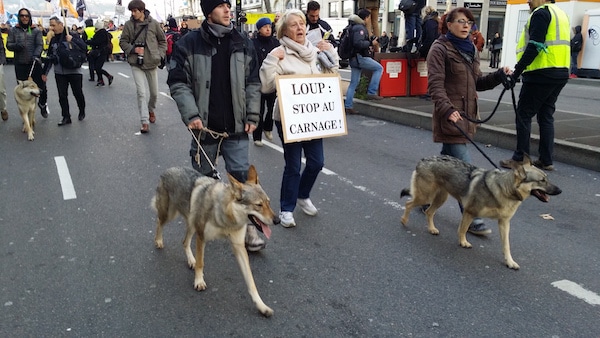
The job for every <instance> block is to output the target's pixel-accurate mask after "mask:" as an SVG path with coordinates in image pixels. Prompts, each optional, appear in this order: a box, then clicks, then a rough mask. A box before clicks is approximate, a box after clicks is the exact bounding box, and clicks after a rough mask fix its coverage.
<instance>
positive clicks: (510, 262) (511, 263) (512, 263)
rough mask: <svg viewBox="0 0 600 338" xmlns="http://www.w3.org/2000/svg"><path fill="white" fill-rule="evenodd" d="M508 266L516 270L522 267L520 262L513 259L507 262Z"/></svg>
mask: <svg viewBox="0 0 600 338" xmlns="http://www.w3.org/2000/svg"><path fill="white" fill-rule="evenodd" d="M506 266H508V267H509V268H511V269H514V270H519V269H520V268H521V267H520V266H519V264H517V262H515V261H513V260H511V261H507V262H506Z"/></svg>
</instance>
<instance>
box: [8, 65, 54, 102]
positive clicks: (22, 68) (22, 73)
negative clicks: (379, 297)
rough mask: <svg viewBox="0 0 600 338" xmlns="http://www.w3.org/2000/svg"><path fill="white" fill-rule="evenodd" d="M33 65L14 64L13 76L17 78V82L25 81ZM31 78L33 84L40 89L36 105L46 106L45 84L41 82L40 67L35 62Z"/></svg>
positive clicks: (46, 92)
mask: <svg viewBox="0 0 600 338" xmlns="http://www.w3.org/2000/svg"><path fill="white" fill-rule="evenodd" d="M33 64H34V62H32V63H30V64H16V65H15V76H16V77H17V80H21V81H25V80H27V78H28V77H29V72H30V71H31V66H32V65H33ZM31 78H32V79H33V82H35V84H37V86H38V87H39V88H40V99H39V101H38V103H39V104H41V105H42V106H43V105H45V104H46V102H48V91H47V90H46V82H44V81H43V80H42V65H40V64H39V63H37V62H35V67H34V68H33V72H32V73H31Z"/></svg>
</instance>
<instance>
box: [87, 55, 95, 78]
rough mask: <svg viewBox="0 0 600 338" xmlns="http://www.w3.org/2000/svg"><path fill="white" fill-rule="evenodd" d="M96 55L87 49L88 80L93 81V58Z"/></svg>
mask: <svg viewBox="0 0 600 338" xmlns="http://www.w3.org/2000/svg"><path fill="white" fill-rule="evenodd" d="M95 58H96V57H95V56H94V55H93V53H92V52H91V51H88V57H87V59H88V68H89V71H90V80H92V81H94V73H95V69H94V59H95Z"/></svg>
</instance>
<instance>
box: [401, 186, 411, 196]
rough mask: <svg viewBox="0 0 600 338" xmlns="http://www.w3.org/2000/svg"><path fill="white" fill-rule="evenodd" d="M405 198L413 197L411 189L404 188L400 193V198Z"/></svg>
mask: <svg viewBox="0 0 600 338" xmlns="http://www.w3.org/2000/svg"><path fill="white" fill-rule="evenodd" d="M404 196H411V194H410V189H409V188H404V189H402V191H401V192H400V198H402V197H404Z"/></svg>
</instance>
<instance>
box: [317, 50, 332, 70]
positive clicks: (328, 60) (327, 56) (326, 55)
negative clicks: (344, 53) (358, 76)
mask: <svg viewBox="0 0 600 338" xmlns="http://www.w3.org/2000/svg"><path fill="white" fill-rule="evenodd" d="M317 59H318V60H319V62H321V65H322V66H323V67H325V68H327V69H332V68H333V67H335V66H336V64H335V63H334V60H335V58H334V57H333V56H332V55H331V52H330V51H328V50H323V51H320V52H318V53H317Z"/></svg>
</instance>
